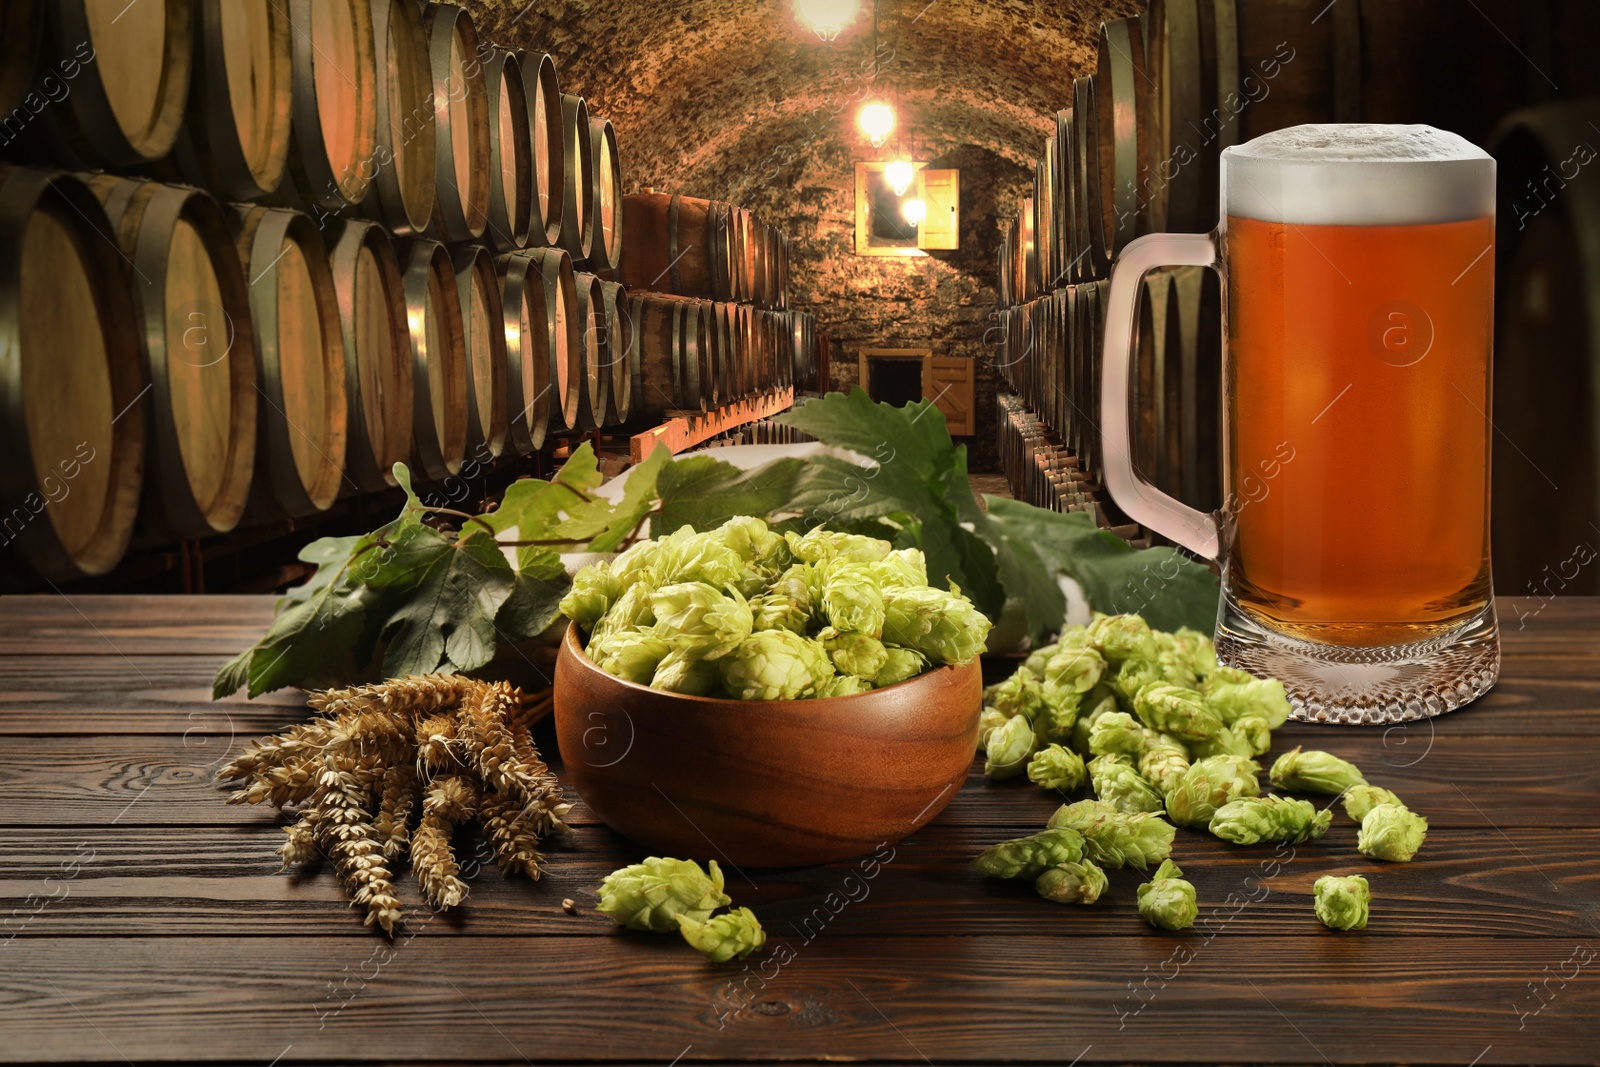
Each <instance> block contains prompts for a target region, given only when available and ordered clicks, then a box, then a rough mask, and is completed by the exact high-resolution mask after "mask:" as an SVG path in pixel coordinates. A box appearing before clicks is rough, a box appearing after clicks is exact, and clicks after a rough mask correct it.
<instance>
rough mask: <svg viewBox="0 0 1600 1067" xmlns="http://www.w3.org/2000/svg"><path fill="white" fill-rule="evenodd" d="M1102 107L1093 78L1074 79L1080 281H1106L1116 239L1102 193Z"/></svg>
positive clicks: (1076, 215) (1074, 164)
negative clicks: (1100, 163)
mask: <svg viewBox="0 0 1600 1067" xmlns="http://www.w3.org/2000/svg"><path fill="white" fill-rule="evenodd" d="M1099 107H1100V104H1099V93H1098V89H1097V86H1096V85H1095V79H1094V75H1092V74H1091V75H1090V76H1089V77H1087V78H1074V79H1073V80H1072V115H1073V132H1074V138H1073V143H1074V146H1075V147H1076V149H1077V150H1076V152H1074V153H1073V155H1074V159H1073V161H1072V165H1073V183H1074V186H1075V188H1076V196H1075V199H1074V202H1073V206H1072V208H1073V215H1074V218H1075V219H1076V221H1077V226H1078V233H1079V235H1080V241H1081V247H1080V248H1079V249H1078V251H1079V252H1080V253H1083V254H1084V256H1083V260H1082V264H1083V266H1082V270H1081V271H1080V272H1079V280H1080V281H1088V280H1090V279H1092V278H1104V277H1105V276H1106V272H1107V271H1109V270H1110V269H1111V247H1112V239H1113V238H1112V234H1111V232H1110V230H1109V229H1108V228H1107V219H1106V217H1105V215H1104V213H1103V211H1104V207H1105V199H1104V197H1103V196H1102V195H1101V193H1100V174H1101V168H1100V167H1099V165H1098V161H1099V159H1100V151H1101V149H1100V134H1099V123H1098V122H1097V121H1096V120H1095V118H1094V116H1096V115H1098V114H1099Z"/></svg>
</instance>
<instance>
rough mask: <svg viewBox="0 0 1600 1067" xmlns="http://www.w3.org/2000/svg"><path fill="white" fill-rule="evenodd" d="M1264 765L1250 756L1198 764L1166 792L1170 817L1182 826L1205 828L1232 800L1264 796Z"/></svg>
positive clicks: (1212, 759) (1214, 759) (1198, 762)
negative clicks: (1219, 810) (1262, 781)
mask: <svg viewBox="0 0 1600 1067" xmlns="http://www.w3.org/2000/svg"><path fill="white" fill-rule="evenodd" d="M1260 773H1261V765H1260V764H1259V763H1257V762H1256V761H1255V760H1253V759H1251V758H1249V757H1248V756H1207V757H1206V758H1205V759H1202V760H1197V761H1195V763H1194V764H1193V765H1192V766H1190V768H1189V769H1188V770H1187V771H1184V772H1183V776H1182V777H1180V778H1179V779H1178V782H1177V784H1176V785H1175V786H1173V788H1172V789H1171V790H1169V791H1168V792H1167V816H1168V817H1169V818H1171V819H1172V821H1173V822H1175V823H1177V824H1178V825H1179V826H1197V827H1203V826H1206V825H1208V824H1209V823H1210V822H1211V819H1212V816H1214V815H1216V813H1217V809H1218V808H1220V807H1222V806H1223V805H1224V804H1226V803H1228V802H1229V801H1230V800H1238V799H1239V798H1240V797H1253V796H1259V795H1260V794H1261V779H1260V778H1258V777H1257V775H1259V774H1260Z"/></svg>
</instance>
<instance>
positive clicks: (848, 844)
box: [555, 626, 983, 867]
mask: <svg viewBox="0 0 1600 1067" xmlns="http://www.w3.org/2000/svg"><path fill="white" fill-rule="evenodd" d="M982 703H983V682H982V677H981V669H980V667H979V664H978V661H977V660H973V661H972V662H970V663H966V664H963V665H962V666H959V667H940V668H938V669H937V670H933V671H929V672H928V673H926V674H923V675H919V676H918V677H916V678H913V679H911V680H910V681H906V682H901V683H900V684H899V685H892V686H888V687H887V688H884V689H875V690H873V691H871V692H868V693H859V694H857V695H855V696H845V697H826V698H822V699H818V700H770V701H759V700H725V699H720V698H713V697H696V696H682V695H680V694H677V693H666V692H662V691H661V690H659V689H651V688H649V687H648V686H643V685H636V684H634V683H633V682H627V681H624V680H622V679H621V678H617V677H615V676H613V675H610V674H607V673H606V672H605V671H602V670H601V669H600V668H599V667H597V666H595V665H594V663H593V662H592V661H590V659H589V657H588V656H586V655H585V654H584V652H583V648H582V646H581V645H580V643H579V641H578V628H577V627H575V626H574V627H571V628H570V629H568V631H567V636H566V639H565V640H564V641H563V642H562V644H561V652H560V655H559V656H558V657H557V660H556V680H555V724H556V740H557V743H558V744H559V746H560V748H561V760H562V763H563V765H564V770H565V772H566V777H567V778H568V779H569V780H570V781H571V782H572V785H573V786H574V787H575V788H576V789H577V791H578V795H579V796H581V797H583V799H584V802H585V803H586V804H588V805H589V807H590V808H592V809H594V813H595V814H596V815H598V816H599V817H600V819H601V820H602V821H603V822H605V823H606V825H608V826H610V827H611V828H612V829H614V830H616V831H617V832H618V833H621V834H624V835H626V836H628V837H631V838H633V839H634V840H635V841H638V842H639V843H640V844H642V845H645V846H647V847H648V848H651V849H654V850H656V851H658V852H659V853H661V854H663V855H668V856H676V857H679V858H692V859H701V860H711V859H714V860H717V861H718V862H720V863H723V864H731V865H737V866H751V867H795V866H805V865H810V864H816V863H828V862H830V861H833V860H839V859H845V858H847V857H850V856H857V855H860V854H862V853H864V852H869V851H871V850H872V849H874V848H876V847H878V846H879V845H882V844H885V843H892V842H895V841H899V840H900V839H901V838H903V837H905V836H907V835H908V834H910V833H912V832H913V831H915V830H916V829H918V828H919V827H921V826H922V825H923V824H924V823H926V822H927V821H928V820H929V819H932V818H933V817H934V816H935V815H937V814H939V812H940V811H942V810H943V809H944V806H945V805H946V804H948V803H950V801H951V799H952V798H954V797H955V795H956V792H957V791H958V790H959V789H960V788H961V784H962V782H963V781H965V780H966V777H967V772H968V771H969V770H970V769H971V767H972V757H973V754H974V753H975V752H976V751H977V747H978V714H979V712H980V711H981V710H982Z"/></svg>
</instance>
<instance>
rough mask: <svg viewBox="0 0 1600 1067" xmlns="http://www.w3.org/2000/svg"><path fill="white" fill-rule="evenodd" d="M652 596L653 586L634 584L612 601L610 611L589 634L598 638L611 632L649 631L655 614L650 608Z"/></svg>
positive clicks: (643, 581)
mask: <svg viewBox="0 0 1600 1067" xmlns="http://www.w3.org/2000/svg"><path fill="white" fill-rule="evenodd" d="M654 596H655V586H653V585H651V584H650V583H649V582H648V581H645V580H641V581H637V582H634V583H633V584H632V585H630V586H629V587H628V588H627V589H626V590H625V591H624V592H623V594H622V595H621V596H619V597H617V599H616V600H614V601H612V603H611V608H610V610H608V611H607V612H606V613H605V615H604V616H602V617H601V619H600V621H599V622H597V623H595V624H594V627H593V628H592V629H591V630H590V631H589V632H590V634H591V635H594V636H599V635H600V634H604V633H609V632H610V631H612V630H648V629H650V627H652V626H654V625H655V623H656V614H655V611H654V609H653V608H652V607H651V598H652V597H654Z"/></svg>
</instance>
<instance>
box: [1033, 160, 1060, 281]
mask: <svg viewBox="0 0 1600 1067" xmlns="http://www.w3.org/2000/svg"><path fill="white" fill-rule="evenodd" d="M1055 144H1056V141H1055V138H1054V137H1047V138H1045V142H1044V151H1043V152H1041V153H1040V155H1039V158H1038V159H1037V160H1036V161H1035V162H1034V167H1033V239H1034V242H1035V244H1037V245H1038V249H1037V251H1036V253H1035V254H1036V255H1037V256H1038V257H1039V285H1040V288H1042V289H1045V290H1047V291H1048V290H1050V289H1054V288H1055V287H1056V285H1057V284H1058V275H1059V274H1060V273H1061V267H1060V264H1059V263H1058V262H1057V260H1056V256H1057V254H1058V253H1057V250H1056V214H1055V212H1056V192H1055V185H1056V173H1055V171H1056V158H1055V157H1056V151H1055Z"/></svg>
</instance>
